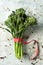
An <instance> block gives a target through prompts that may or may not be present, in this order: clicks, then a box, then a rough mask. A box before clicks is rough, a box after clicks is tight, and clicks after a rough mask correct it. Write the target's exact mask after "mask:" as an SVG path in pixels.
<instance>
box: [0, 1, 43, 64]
mask: <svg viewBox="0 0 43 65" xmlns="http://www.w3.org/2000/svg"><path fill="white" fill-rule="evenodd" d="M17 8H24V9H25V10H26V13H27V14H29V15H31V16H35V17H36V19H37V25H35V26H33V27H29V28H28V29H27V30H26V32H25V35H30V37H29V38H28V39H27V41H29V40H31V39H36V40H38V41H39V51H40V52H39V56H38V57H37V58H36V59H35V60H29V57H30V56H31V54H32V53H33V52H34V45H33V44H29V45H26V46H24V51H26V50H27V54H28V55H25V56H24V57H23V59H21V60H18V59H17V58H16V57H15V55H14V42H13V38H12V36H11V34H10V33H9V32H7V31H6V30H4V29H3V28H5V27H6V26H5V25H4V21H5V20H6V19H7V17H8V15H9V14H10V13H11V12H12V11H13V10H15V9H17ZM2 27H3V28H2ZM29 31H30V32H29ZM0 65H43V0H0Z"/></svg>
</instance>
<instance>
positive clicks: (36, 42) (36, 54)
mask: <svg viewBox="0 0 43 65" xmlns="http://www.w3.org/2000/svg"><path fill="white" fill-rule="evenodd" d="M33 41H34V43H35V44H36V46H35V52H34V54H33V55H32V56H31V57H30V59H31V60H33V59H34V58H36V57H37V56H38V54H39V50H38V49H39V47H38V41H36V40H31V41H29V42H27V41H24V40H23V39H22V38H14V42H22V43H23V44H30V43H31V42H33Z"/></svg>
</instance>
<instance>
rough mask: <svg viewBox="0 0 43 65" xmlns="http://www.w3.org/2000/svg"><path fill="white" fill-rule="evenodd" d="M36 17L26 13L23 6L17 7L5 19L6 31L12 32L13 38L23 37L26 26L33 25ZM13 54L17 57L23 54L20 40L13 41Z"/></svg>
mask: <svg viewBox="0 0 43 65" xmlns="http://www.w3.org/2000/svg"><path fill="white" fill-rule="evenodd" d="M35 23H36V19H35V18H34V17H30V16H27V15H26V11H25V10H24V9H23V8H19V9H17V10H16V11H12V13H11V14H10V15H9V16H8V19H7V20H6V21H5V25H6V26H7V27H8V31H9V32H10V33H11V34H12V36H13V38H23V35H24V32H25V30H26V28H27V27H28V26H30V25H34V24H35ZM14 48H15V55H16V57H17V58H18V59H20V58H22V56H23V49H22V42H14Z"/></svg>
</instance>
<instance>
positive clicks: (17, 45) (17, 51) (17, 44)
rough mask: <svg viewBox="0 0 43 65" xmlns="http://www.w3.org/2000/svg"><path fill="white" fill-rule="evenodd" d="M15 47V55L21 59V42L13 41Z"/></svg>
mask: <svg viewBox="0 0 43 65" xmlns="http://www.w3.org/2000/svg"><path fill="white" fill-rule="evenodd" d="M14 48H15V55H16V57H17V58H18V59H21V58H22V56H23V49H22V43H21V42H15V43H14Z"/></svg>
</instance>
